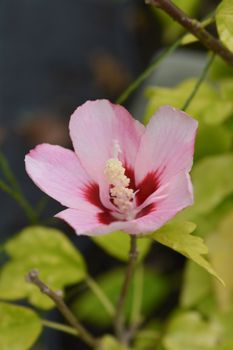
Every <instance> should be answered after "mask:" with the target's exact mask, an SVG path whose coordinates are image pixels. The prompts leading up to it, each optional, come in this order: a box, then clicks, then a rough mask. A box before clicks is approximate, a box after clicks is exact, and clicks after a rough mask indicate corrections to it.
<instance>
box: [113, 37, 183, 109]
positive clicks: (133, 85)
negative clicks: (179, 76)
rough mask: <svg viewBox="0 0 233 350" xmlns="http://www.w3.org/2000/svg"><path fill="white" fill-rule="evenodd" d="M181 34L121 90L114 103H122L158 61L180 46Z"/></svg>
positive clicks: (148, 74) (147, 75)
mask: <svg viewBox="0 0 233 350" xmlns="http://www.w3.org/2000/svg"><path fill="white" fill-rule="evenodd" d="M182 39H183V36H182V37H181V38H180V39H178V40H177V41H176V42H175V43H174V44H173V45H171V46H169V47H167V48H166V49H164V50H163V51H162V52H161V53H160V54H159V55H158V56H157V57H156V58H155V60H154V61H153V62H152V63H151V64H150V65H149V66H148V67H147V68H146V69H145V70H144V71H143V72H142V74H140V75H139V77H138V78H137V79H136V80H134V81H133V82H132V84H130V85H129V87H128V88H127V89H126V90H125V91H123V93H122V94H121V95H120V96H119V97H118V99H117V100H116V103H119V104H122V103H124V102H125V101H126V100H127V99H128V98H129V96H130V95H131V94H132V93H133V92H134V91H135V90H136V89H137V88H138V87H139V85H140V84H141V83H143V81H144V80H146V79H147V78H148V77H149V76H150V75H151V74H152V73H153V72H154V70H155V69H156V67H157V66H158V65H159V64H160V62H161V61H162V60H163V59H165V58H166V57H167V56H169V55H171V54H172V52H174V51H175V50H176V49H177V47H178V46H180V44H181V41H182Z"/></svg>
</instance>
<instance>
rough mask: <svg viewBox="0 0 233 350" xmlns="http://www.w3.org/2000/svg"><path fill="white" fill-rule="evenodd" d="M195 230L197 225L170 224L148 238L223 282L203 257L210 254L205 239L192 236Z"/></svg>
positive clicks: (190, 223) (184, 223)
mask: <svg viewBox="0 0 233 350" xmlns="http://www.w3.org/2000/svg"><path fill="white" fill-rule="evenodd" d="M195 228H196V225H195V224H194V223H192V222H170V223H168V224H166V225H164V226H163V227H162V228H160V229H159V230H157V231H155V232H154V233H153V234H152V235H149V236H148V237H150V238H152V239H154V240H155V241H157V242H159V243H161V244H163V245H165V246H167V247H169V248H171V249H173V250H175V251H177V252H179V253H180V254H182V255H184V256H186V257H187V258H188V259H191V260H192V261H194V262H195V263H196V264H198V265H200V266H201V267H203V268H204V269H205V270H207V271H208V272H209V273H210V274H211V275H213V276H215V277H217V278H218V279H219V280H220V281H221V282H222V280H221V278H220V277H219V276H218V275H217V274H216V272H215V271H214V269H213V268H212V267H211V265H210V263H209V262H208V261H207V260H206V259H205V258H204V257H203V255H206V254H207V253H208V248H207V246H206V245H205V244H204V241H203V239H202V238H201V237H197V236H193V235H191V233H192V232H193V231H194V230H195Z"/></svg>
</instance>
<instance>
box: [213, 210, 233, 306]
mask: <svg viewBox="0 0 233 350" xmlns="http://www.w3.org/2000/svg"><path fill="white" fill-rule="evenodd" d="M232 227H233V210H231V211H230V213H228V214H227V215H226V216H225V217H224V218H223V220H222V221H221V223H220V225H219V227H218V229H216V232H215V233H214V234H212V235H210V236H209V237H208V241H207V243H208V247H209V254H210V258H211V262H212V264H213V266H214V268H215V269H216V271H217V272H218V273H219V274H220V275H221V276H222V278H223V279H224V282H225V283H226V287H225V288H223V287H222V286H221V285H218V284H216V286H215V288H216V293H217V297H218V303H219V306H220V308H221V309H223V310H225V311H226V310H227V311H228V310H230V309H231V307H232V302H233V275H232V270H231V266H232V265H233V254H232V250H233V235H232Z"/></svg>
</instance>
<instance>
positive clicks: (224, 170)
mask: <svg viewBox="0 0 233 350" xmlns="http://www.w3.org/2000/svg"><path fill="white" fill-rule="evenodd" d="M232 173H233V154H224V155H218V156H212V157H208V158H207V157H206V158H204V159H202V160H200V161H199V162H198V163H197V164H196V166H195V167H194V168H193V171H192V180H193V186H194V205H193V206H192V207H190V208H187V209H185V210H184V211H183V212H182V213H181V214H179V218H182V219H183V218H185V219H187V220H195V219H196V217H197V216H198V215H206V214H208V213H210V212H211V211H212V210H213V209H214V208H215V207H217V206H218V205H219V204H220V203H221V202H222V201H223V200H224V199H225V198H226V197H228V196H230V195H231V194H232V193H233V181H232Z"/></svg>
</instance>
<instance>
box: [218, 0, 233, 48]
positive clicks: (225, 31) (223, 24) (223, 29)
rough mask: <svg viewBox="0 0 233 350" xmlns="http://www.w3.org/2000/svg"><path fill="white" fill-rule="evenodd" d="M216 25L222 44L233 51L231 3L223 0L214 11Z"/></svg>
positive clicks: (232, 11) (232, 9) (230, 0)
mask: <svg viewBox="0 0 233 350" xmlns="http://www.w3.org/2000/svg"><path fill="white" fill-rule="evenodd" d="M216 25H217V30H218V34H219V37H220V39H221V41H222V42H223V44H224V45H225V46H226V47H227V48H228V49H229V50H231V51H233V1H232V0H223V1H221V3H220V5H219V6H218V8H217V11H216Z"/></svg>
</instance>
